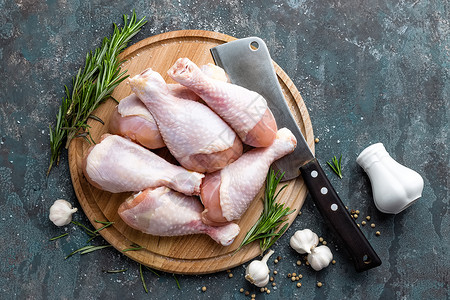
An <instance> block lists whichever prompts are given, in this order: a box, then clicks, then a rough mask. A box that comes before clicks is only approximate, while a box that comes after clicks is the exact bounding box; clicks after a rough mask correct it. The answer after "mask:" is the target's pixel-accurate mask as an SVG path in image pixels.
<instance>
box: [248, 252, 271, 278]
mask: <svg viewBox="0 0 450 300" xmlns="http://www.w3.org/2000/svg"><path fill="white" fill-rule="evenodd" d="M272 254H273V250H269V252H267V253H266V255H264V257H263V259H262V260H254V261H252V262H251V263H250V264H249V265H248V266H247V269H246V270H245V279H247V280H248V281H250V283H252V284H254V285H256V286H257V287H263V286H265V285H266V284H267V283H268V282H269V272H270V270H269V267H268V266H267V260H268V259H269V257H270V256H271V255H272Z"/></svg>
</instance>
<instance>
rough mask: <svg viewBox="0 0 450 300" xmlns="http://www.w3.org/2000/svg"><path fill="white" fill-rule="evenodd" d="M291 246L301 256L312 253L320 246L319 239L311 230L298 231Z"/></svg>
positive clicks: (292, 239) (292, 238) (291, 241)
mask: <svg viewBox="0 0 450 300" xmlns="http://www.w3.org/2000/svg"><path fill="white" fill-rule="evenodd" d="M289 244H290V245H291V247H292V248H293V249H294V250H295V251H297V252H298V253H300V254H305V253H311V250H312V249H313V248H315V247H316V246H317V244H319V237H318V236H317V234H315V233H314V232H312V231H311V230H309V229H304V230H297V231H296V232H295V233H294V235H293V236H292V237H291V240H290V241H289Z"/></svg>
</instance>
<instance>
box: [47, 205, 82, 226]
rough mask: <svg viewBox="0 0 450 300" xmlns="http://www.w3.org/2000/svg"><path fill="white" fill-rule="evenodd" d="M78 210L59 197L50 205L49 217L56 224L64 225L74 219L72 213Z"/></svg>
mask: <svg viewBox="0 0 450 300" xmlns="http://www.w3.org/2000/svg"><path fill="white" fill-rule="evenodd" d="M77 210H78V209H77V208H72V205H71V204H70V203H69V202H67V201H66V200H61V199H59V200H56V201H55V203H53V205H52V206H51V207H50V215H49V218H50V220H51V221H52V222H53V223H54V224H55V225H56V226H64V225H67V224H69V223H70V222H71V221H72V214H73V213H75V212H76V211H77Z"/></svg>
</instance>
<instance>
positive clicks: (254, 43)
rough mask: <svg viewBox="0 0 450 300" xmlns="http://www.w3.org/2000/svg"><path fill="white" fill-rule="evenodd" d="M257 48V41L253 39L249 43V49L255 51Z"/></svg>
mask: <svg viewBox="0 0 450 300" xmlns="http://www.w3.org/2000/svg"><path fill="white" fill-rule="evenodd" d="M258 48H259V44H258V42H255V41H253V42H251V43H250V49H251V50H253V51H256V50H258Z"/></svg>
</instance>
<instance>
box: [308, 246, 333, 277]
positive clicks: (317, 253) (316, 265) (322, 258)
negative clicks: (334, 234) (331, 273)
mask: <svg viewBox="0 0 450 300" xmlns="http://www.w3.org/2000/svg"><path fill="white" fill-rule="evenodd" d="M332 259H333V254H332V253H331V250H330V248H328V247H327V246H319V247H314V248H313V249H312V251H311V253H309V254H308V262H309V264H310V266H311V267H312V268H313V269H314V270H316V271H320V270H322V269H323V268H325V267H327V266H328V265H329V264H330V262H331V260H332Z"/></svg>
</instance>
